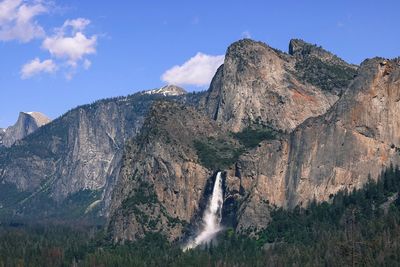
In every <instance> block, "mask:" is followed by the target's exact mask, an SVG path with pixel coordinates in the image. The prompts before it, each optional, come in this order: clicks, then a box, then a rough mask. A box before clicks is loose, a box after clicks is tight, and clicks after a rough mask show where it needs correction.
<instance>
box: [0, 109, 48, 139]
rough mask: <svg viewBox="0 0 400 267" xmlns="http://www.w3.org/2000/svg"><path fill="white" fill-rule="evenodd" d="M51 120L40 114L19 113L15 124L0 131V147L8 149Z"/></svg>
mask: <svg viewBox="0 0 400 267" xmlns="http://www.w3.org/2000/svg"><path fill="white" fill-rule="evenodd" d="M50 121H51V120H50V119H49V118H48V117H47V116H46V115H44V114H42V113H40V112H20V113H19V117H18V120H17V122H16V123H15V124H14V125H13V126H10V127H8V128H6V129H0V146H1V145H3V146H6V147H10V146H12V145H13V144H14V143H15V142H16V141H18V140H21V139H23V138H24V137H26V136H27V135H29V134H31V133H33V132H34V131H36V130H37V129H38V128H39V127H41V126H43V125H45V124H47V123H49V122H50Z"/></svg>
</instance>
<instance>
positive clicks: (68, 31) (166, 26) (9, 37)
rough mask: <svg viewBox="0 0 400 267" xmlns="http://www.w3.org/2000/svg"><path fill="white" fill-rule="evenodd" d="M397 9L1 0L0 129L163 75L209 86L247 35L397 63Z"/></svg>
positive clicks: (377, 4)
mask: <svg viewBox="0 0 400 267" xmlns="http://www.w3.org/2000/svg"><path fill="white" fill-rule="evenodd" d="M399 10H400V2H399V1H396V0H393V1H368V0H364V1H344V0H343V1H340V0H339V1H329V3H328V1H306V0H304V1H300V0H297V1H294V0H293V1H257V0H255V1H250V0H248V1H235V0H230V1H223V0H221V1H209V0H206V1H204V0H203V1H183V0H182V1H165V0H164V1H163V0H159V1H151V0H148V1H128V0H126V1H122V0H116V1H112V2H109V1H94V0H85V1H78V0H69V1H61V0H52V1H50V0H49V1H48V0H0V60H1V61H0V62H1V63H0V95H1V102H0V127H6V126H9V125H11V124H13V123H14V122H15V120H16V118H17V116H18V112H19V111H41V112H43V113H45V114H47V115H48V116H50V117H51V118H56V117H57V116H59V115H61V114H63V113H64V112H65V111H67V110H69V109H71V108H73V107H76V106H77V105H80V104H85V103H90V102H93V101H94V100H97V99H100V98H105V97H112V96H119V95H126V94H131V93H134V92H136V91H138V90H144V89H152V88H156V87H160V86H162V85H164V84H165V83H166V82H165V81H163V80H162V77H164V80H166V81H170V82H175V83H182V84H183V87H185V88H189V89H190V90H202V89H206V88H207V87H208V86H207V83H208V80H209V79H210V77H211V76H212V73H211V72H213V71H214V69H215V68H216V66H217V65H219V64H220V62H222V60H223V55H224V53H225V51H226V48H227V46H228V45H229V44H231V43H232V42H234V41H236V40H239V39H241V38H243V37H251V38H252V39H255V40H260V41H263V42H266V43H268V44H269V45H271V46H273V47H276V48H279V49H281V50H284V51H287V46H288V42H289V40H290V39H291V38H302V39H304V40H306V41H308V42H311V43H316V44H318V45H322V46H323V47H324V48H326V49H328V50H330V51H332V52H334V53H335V54H337V55H338V56H340V57H342V58H344V59H345V60H347V61H349V62H351V63H356V64H358V63H360V62H361V61H362V60H363V59H365V58H368V57H373V56H383V57H388V58H392V57H396V56H400V34H399V33H400V32H399V31H400V20H399V17H398V12H399ZM185 63H186V64H185ZM177 65H178V66H180V67H175V68H173V67H174V66H177ZM24 66H25V67H24ZM171 68H172V69H171ZM168 70H169V71H168ZM210 73H211V74H210ZM163 75H164V76H163Z"/></svg>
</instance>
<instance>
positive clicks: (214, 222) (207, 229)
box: [183, 172, 224, 251]
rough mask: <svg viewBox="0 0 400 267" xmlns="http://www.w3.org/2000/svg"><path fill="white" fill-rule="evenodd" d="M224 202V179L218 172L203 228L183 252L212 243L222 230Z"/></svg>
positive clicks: (204, 217)
mask: <svg viewBox="0 0 400 267" xmlns="http://www.w3.org/2000/svg"><path fill="white" fill-rule="evenodd" d="M223 202H224V199H223V189H222V177H221V172H218V173H217V176H216V178H215V183H214V188H213V192H212V195H211V198H210V200H209V201H208V203H207V208H206V210H205V212H204V215H203V222H202V223H203V228H201V230H200V231H199V233H198V234H197V235H196V237H195V238H194V239H192V240H190V241H189V242H188V243H187V244H186V246H184V247H183V251H186V250H188V249H192V248H195V247H197V246H199V245H203V244H208V243H210V242H211V241H212V239H213V238H214V237H215V236H216V234H217V233H218V232H219V231H221V230H222V227H221V219H222V205H223Z"/></svg>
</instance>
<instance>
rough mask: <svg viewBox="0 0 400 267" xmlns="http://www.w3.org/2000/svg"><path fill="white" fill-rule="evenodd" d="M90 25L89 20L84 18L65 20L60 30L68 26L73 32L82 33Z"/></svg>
mask: <svg viewBox="0 0 400 267" xmlns="http://www.w3.org/2000/svg"><path fill="white" fill-rule="evenodd" d="M89 24H90V20H88V19H85V18H77V19H73V20H69V19H68V20H66V21H65V22H64V24H63V26H62V29H63V30H65V29H67V28H68V27H69V26H70V27H71V28H72V29H73V31H75V32H77V31H83V30H84V29H85V28H86V27H87V26H88V25H89Z"/></svg>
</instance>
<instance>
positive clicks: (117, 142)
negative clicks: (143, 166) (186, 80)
mask: <svg viewBox="0 0 400 267" xmlns="http://www.w3.org/2000/svg"><path fill="white" fill-rule="evenodd" d="M168 88H169V90H170V89H171V87H168ZM180 92H182V91H180ZM168 97H169V95H166V94H164V91H162V90H161V91H160V90H159V92H156V93H153V94H147V93H137V94H135V95H131V96H128V97H120V98H114V99H107V100H102V101H98V102H95V103H93V104H91V105H85V106H81V107H78V108H76V109H73V110H71V111H69V112H67V113H66V114H65V115H63V116H62V117H60V118H58V119H56V120H54V121H53V122H51V123H49V124H47V125H45V126H43V127H41V128H39V129H38V130H37V131H35V132H34V133H33V134H31V135H29V136H27V137H26V138H25V139H23V140H21V141H19V142H18V143H17V144H15V145H14V146H12V147H11V148H7V149H3V150H1V151H0V186H1V184H12V185H15V186H16V188H17V189H18V190H19V191H21V192H28V193H29V194H28V197H27V198H24V199H20V198H16V199H18V201H19V202H18V203H15V205H14V206H13V207H12V208H15V209H19V207H20V206H21V205H19V204H22V202H23V205H22V206H27V205H30V203H33V201H32V199H38V198H39V199H41V198H44V199H45V201H47V202H51V201H54V200H55V201H57V202H61V201H63V200H64V199H65V198H67V197H68V196H70V195H72V194H75V193H78V192H80V191H82V190H91V191H93V192H103V195H102V194H101V193H100V194H97V195H98V198H97V199H96V201H97V200H103V205H105V206H106V207H107V206H108V204H109V201H110V194H111V191H112V189H113V185H114V183H115V178H116V177H117V176H118V172H119V166H120V163H121V157H122V152H123V149H124V146H125V141H126V140H127V139H129V138H131V137H133V136H135V135H136V134H137V133H138V132H139V131H140V129H141V126H142V124H143V120H144V116H145V115H146V114H147V112H148V110H149V108H150V106H151V104H152V103H153V101H154V100H157V99H161V98H168ZM182 97H184V96H182ZM173 98H174V97H173ZM25 197H26V196H25ZM14 202H15V201H14ZM38 202H40V201H38ZM39 204H40V203H39ZM89 204H90V203H89ZM35 205H36V204H35ZM84 205H86V204H84ZM85 209H86V207H84V208H83V211H84V210H85ZM25 212H29V209H28V208H26V209H25ZM41 212H45V211H40V210H39V212H38V213H37V214H34V215H37V216H39V217H40V216H42V215H43V214H42V213H41Z"/></svg>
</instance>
